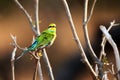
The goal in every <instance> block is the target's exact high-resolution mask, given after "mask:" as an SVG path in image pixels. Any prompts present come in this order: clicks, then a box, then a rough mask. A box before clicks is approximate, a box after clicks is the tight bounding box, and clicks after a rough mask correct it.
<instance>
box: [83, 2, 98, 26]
mask: <svg viewBox="0 0 120 80" xmlns="http://www.w3.org/2000/svg"><path fill="white" fill-rule="evenodd" d="M96 2H97V0H94V2H93V4H92V8H91V10H90V15H89V17H88V18H87V21H86V22H85V23H86V24H87V23H88V22H89V21H90V19H91V17H92V14H93V11H94V8H95V4H96Z"/></svg>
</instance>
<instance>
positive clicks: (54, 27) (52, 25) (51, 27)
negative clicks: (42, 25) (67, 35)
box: [48, 23, 56, 31]
mask: <svg viewBox="0 0 120 80" xmlns="http://www.w3.org/2000/svg"><path fill="white" fill-rule="evenodd" d="M48 29H49V30H51V31H56V24H54V23H51V24H50V25H49V26H48Z"/></svg>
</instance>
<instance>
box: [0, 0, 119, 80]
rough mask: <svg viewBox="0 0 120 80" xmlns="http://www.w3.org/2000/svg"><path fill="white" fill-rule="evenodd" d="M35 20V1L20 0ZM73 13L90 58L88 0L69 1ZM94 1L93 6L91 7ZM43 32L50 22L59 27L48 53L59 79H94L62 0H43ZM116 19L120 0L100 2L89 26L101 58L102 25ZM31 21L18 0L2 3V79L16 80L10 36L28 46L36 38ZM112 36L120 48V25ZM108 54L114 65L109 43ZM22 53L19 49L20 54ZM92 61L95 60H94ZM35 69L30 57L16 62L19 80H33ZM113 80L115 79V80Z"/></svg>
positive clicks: (0, 45)
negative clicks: (86, 32)
mask: <svg viewBox="0 0 120 80" xmlns="http://www.w3.org/2000/svg"><path fill="white" fill-rule="evenodd" d="M19 1H20V3H21V4H22V5H23V6H24V7H25V9H26V10H27V11H28V12H29V13H30V15H31V17H32V18H33V19H34V0H19ZM67 1H68V4H69V7H70V10H71V14H72V17H73V20H74V23H75V26H76V29H77V32H78V35H79V38H80V41H81V43H82V45H83V47H84V50H85V51H86V54H87V56H88V58H89V59H91V58H90V56H89V52H88V51H87V49H86V46H85V41H84V34H83V30H82V19H83V4H84V0H67ZM92 1H93V0H91V1H90V3H89V9H90V8H91V4H92ZM39 10H40V12H39V19H40V21H41V23H40V31H43V30H44V29H46V28H47V26H48V25H49V24H50V23H56V25H57V39H56V41H55V43H54V45H53V46H52V47H50V48H47V49H46V50H47V54H48V57H49V60H50V63H51V66H52V69H53V73H54V76H55V80H92V77H91V73H90V72H89V69H87V67H86V66H85V65H84V64H83V63H82V62H81V56H80V52H79V49H78V47H77V45H76V43H75V41H74V39H73V35H72V32H71V29H70V27H69V23H68V21H67V17H66V14H65V9H64V6H63V3H62V1H61V0H40V6H39ZM113 20H116V23H120V0H114V1H113V0H98V1H97V3H96V6H95V9H94V13H93V16H92V18H91V20H90V22H89V24H88V30H89V35H90V40H91V44H92V45H93V48H94V50H95V52H96V54H97V55H98V56H99V53H100V43H101V37H102V33H101V31H100V30H99V26H100V25H105V26H106V27H108V26H109V24H110V22H111V21H113ZM29 26H30V25H29V22H28V20H27V18H26V16H25V15H24V14H23V12H22V11H21V10H20V9H19V8H18V6H17V5H16V4H15V3H14V0H0V80H12V78H11V66H10V58H11V52H12V50H13V47H12V46H11V45H10V43H11V42H13V41H12V39H11V37H10V33H11V34H13V35H15V36H16V37H17V42H18V44H19V45H20V46H21V47H23V48H24V47H28V46H29V45H30V44H31V42H32V38H33V36H34V33H33V31H32V30H31V28H30V27H29ZM110 33H111V34H112V36H113V39H114V40H115V42H116V43H117V46H118V47H119V46H120V42H119V41H120V26H117V27H114V28H113V29H112V30H111V31H110ZM106 52H107V53H109V55H108V57H109V61H111V62H114V56H113V55H112V48H111V47H110V45H109V44H107V47H106ZM20 53H21V51H20V50H17V55H16V56H18V55H20ZM91 62H92V61H91ZM41 64H42V69H43V75H44V80H49V76H48V72H47V68H46V65H45V64H44V61H43V60H42V58H41ZM34 68H35V62H34V60H31V56H30V55H29V54H27V55H25V56H24V57H22V58H21V59H20V60H19V61H17V62H16V63H15V74H16V80H32V77H33V72H34ZM111 80H112V79H111Z"/></svg>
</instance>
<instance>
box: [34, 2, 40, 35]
mask: <svg viewBox="0 0 120 80" xmlns="http://www.w3.org/2000/svg"><path fill="white" fill-rule="evenodd" d="M35 26H36V31H37V33H38V35H40V29H39V0H35Z"/></svg>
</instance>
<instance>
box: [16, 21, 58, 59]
mask: <svg viewBox="0 0 120 80" xmlns="http://www.w3.org/2000/svg"><path fill="white" fill-rule="evenodd" d="M55 39H56V24H54V23H51V24H50V25H49V26H48V29H46V30H44V31H43V32H41V34H40V35H39V36H37V37H36V38H35V41H34V42H33V44H32V45H30V46H29V47H28V48H27V49H26V50H25V51H23V52H22V54H21V55H20V56H19V57H17V59H16V60H18V59H20V58H21V57H22V56H23V55H25V54H27V53H28V52H29V51H35V50H37V49H43V48H45V47H47V46H51V45H52V44H53V43H54V41H55Z"/></svg>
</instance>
